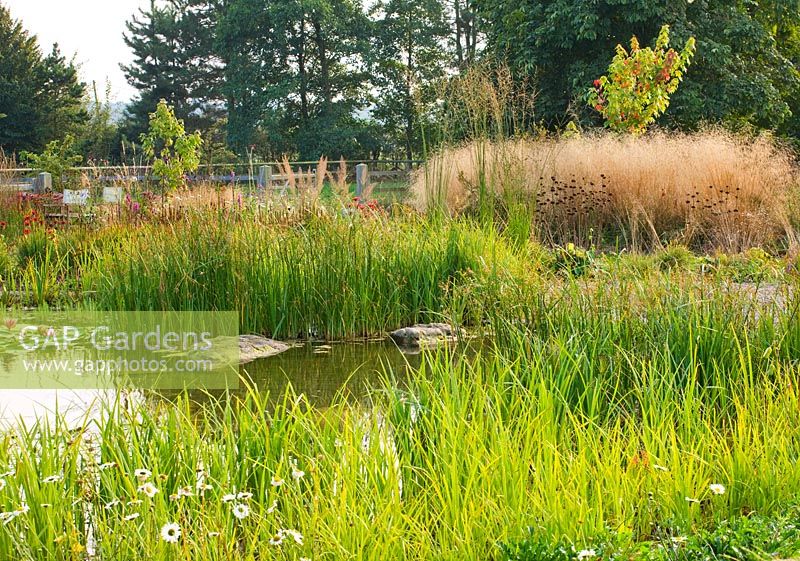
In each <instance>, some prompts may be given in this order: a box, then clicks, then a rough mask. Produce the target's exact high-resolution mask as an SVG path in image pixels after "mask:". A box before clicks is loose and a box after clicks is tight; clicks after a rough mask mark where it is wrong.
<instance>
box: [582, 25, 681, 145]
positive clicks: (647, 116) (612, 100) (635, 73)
mask: <svg viewBox="0 0 800 561" xmlns="http://www.w3.org/2000/svg"><path fill="white" fill-rule="evenodd" d="M694 53H695V40H694V37H691V38H689V40H688V41H686V45H684V47H683V50H682V51H680V52H678V51H676V50H675V49H670V48H669V26H667V25H665V26H663V27H662V28H661V31H660V33H659V34H658V38H657V39H656V44H655V48H650V47H647V48H644V49H642V48H640V47H639V41H638V40H637V39H636V37H633V38H632V39H631V49H630V52H628V51H626V50H625V48H624V47H623V46H622V45H617V54H616V55H615V56H614V58H613V59H612V61H611V64H610V65H609V67H608V75H607V76H601V77H600V78H598V79H597V80H595V81H594V87H593V88H592V89H591V90H590V91H589V93H588V96H587V99H588V103H589V105H590V106H591V107H593V108H594V109H595V110H596V111H598V112H599V113H600V114H601V115H602V116H603V118H604V119H605V122H606V126H607V127H608V128H610V129H612V130H615V131H618V132H627V133H631V134H641V133H643V132H645V131H646V130H647V127H648V126H649V125H650V124H652V123H653V122H654V121H655V120H656V118H657V117H658V116H659V115H661V114H663V113H664V112H665V111H666V110H667V107H669V96H670V95H672V94H673V93H675V91H676V90H677V89H678V85H679V84H680V82H681V80H682V79H683V75H684V73H685V72H686V69H687V68H688V67H689V64H690V62H691V59H692V56H693V55H694Z"/></svg>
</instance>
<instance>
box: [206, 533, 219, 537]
mask: <svg viewBox="0 0 800 561" xmlns="http://www.w3.org/2000/svg"><path fill="white" fill-rule="evenodd" d="M219 536H220V534H219V532H209V533H208V537H209V538H218V537H219Z"/></svg>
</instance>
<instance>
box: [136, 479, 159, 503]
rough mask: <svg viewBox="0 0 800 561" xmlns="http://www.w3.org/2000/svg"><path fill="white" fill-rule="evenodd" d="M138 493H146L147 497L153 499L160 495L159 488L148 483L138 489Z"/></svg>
mask: <svg viewBox="0 0 800 561" xmlns="http://www.w3.org/2000/svg"><path fill="white" fill-rule="evenodd" d="M137 491H138V492H139V493H144V494H145V495H147V496H148V497H150V498H151V499H152V498H153V497H155V496H156V493H158V488H157V487H156V486H155V485H153V484H152V483H150V482H149V481H148V482H147V483H145V484H144V485H141V486H140V487H139V488H138V489H137Z"/></svg>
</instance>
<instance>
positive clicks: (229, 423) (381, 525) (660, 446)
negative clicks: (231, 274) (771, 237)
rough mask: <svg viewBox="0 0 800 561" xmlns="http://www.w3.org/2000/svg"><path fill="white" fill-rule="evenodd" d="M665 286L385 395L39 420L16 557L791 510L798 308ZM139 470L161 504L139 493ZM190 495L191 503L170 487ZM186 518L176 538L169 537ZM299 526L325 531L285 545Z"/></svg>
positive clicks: (394, 543) (510, 535)
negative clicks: (363, 400)
mask: <svg viewBox="0 0 800 561" xmlns="http://www.w3.org/2000/svg"><path fill="white" fill-rule="evenodd" d="M655 292H656V294H657V296H656V297H655V298H654V299H652V300H650V301H641V302H639V304H638V305H637V306H634V307H632V308H631V312H630V313H628V314H622V315H619V316H615V315H614V313H613V312H609V311H608V309H609V308H610V309H612V310H616V311H620V310H621V309H622V308H623V304H624V302H626V301H628V300H629V299H630V296H631V295H630V294H627V293H626V294H624V295H621V296H619V297H617V298H612V299H611V301H610V305H609V302H608V299H602V298H601V297H600V295H599V294H600V293H599V292H598V293H597V296H595V297H592V298H587V299H585V300H583V301H581V302H578V303H576V304H575V305H574V306H569V307H567V308H566V311H564V312H563V314H561V315H557V316H556V317H555V318H553V319H552V320H551V321H550V322H549V327H550V329H542V328H541V327H542V325H545V323H544V321H545V320H544V319H542V320H541V322H540V323H538V324H530V325H526V324H525V323H524V322H520V323H519V324H517V325H516V326H513V327H510V328H509V329H508V330H507V332H506V334H505V338H504V339H503V342H502V344H501V345H498V347H497V348H496V349H494V350H492V351H491V352H486V353H484V354H483V355H482V356H478V357H477V358H474V357H473V358H469V359H468V358H466V357H461V356H459V355H455V356H453V355H452V354H450V353H448V352H441V353H438V354H429V355H427V357H426V359H425V360H424V361H423V366H422V367H421V369H420V370H419V371H417V372H414V373H412V374H411V377H410V378H409V379H407V380H406V381H405V382H404V384H403V385H402V386H400V385H398V384H397V383H395V382H394V381H393V379H392V378H393V376H392V373H391V372H387V373H386V376H385V379H384V380H383V381H382V382H380V383H376V385H375V388H374V389H375V391H374V393H373V394H372V397H371V399H370V401H369V403H368V404H366V405H365V404H353V403H350V402H347V401H345V400H344V399H341V400H338V401H337V402H336V403H334V405H332V406H331V407H328V408H326V409H324V410H318V409H316V408H314V407H313V405H312V404H309V403H308V402H307V401H306V400H305V398H304V397H303V396H297V395H294V394H293V393H292V391H291V390H289V391H288V393H287V394H286V395H281V396H265V395H263V394H260V393H259V392H257V391H256V389H255V388H250V389H248V390H246V391H245V392H244V393H243V394H240V395H238V396H237V397H236V398H234V399H231V400H223V401H218V402H217V401H213V400H212V402H211V403H207V404H206V405H205V406H204V409H202V410H192V409H190V408H189V407H188V403H187V402H180V403H179V405H178V406H175V405H174V404H159V403H158V402H155V403H147V402H142V401H141V400H139V401H128V402H127V403H125V402H123V401H120V402H118V403H116V404H114V405H113V406H112V407H110V408H109V409H108V410H107V411H106V412H105V413H104V415H103V417H102V421H101V422H98V423H97V424H95V423H94V422H93V421H90V420H86V421H84V422H83V423H81V424H79V426H78V427H76V426H74V425H69V424H67V423H66V422H58V423H55V424H53V423H50V424H48V423H46V422H42V423H39V424H36V425H33V426H30V427H25V428H21V429H19V430H18V431H17V432H16V437H15V438H12V437H10V436H7V437H6V438H5V439H2V440H0V466H6V465H7V466H9V467H10V468H12V469H13V471H14V474H13V475H6V476H5V477H4V481H5V482H6V486H5V488H4V489H3V490H2V491H0V510H3V511H4V512H15V509H19V508H21V505H22V504H23V503H24V504H26V505H27V507H28V509H29V510H27V511H26V510H24V509H23V510H22V511H20V512H19V513H18V514H16V515H13V516H11V517H10V520H9V521H8V523H7V524H4V525H3V526H2V527H0V551H2V552H3V553H4V554H5V556H6V557H9V558H11V557H13V558H21V559H39V558H42V556H43V555H44V556H48V557H49V558H58V559H70V558H75V557H76V555H74V554H73V553H72V552H74V551H76V550H77V551H79V552H80V551H81V547H89V548H90V550H92V552H93V554H94V555H95V556H97V557H98V558H100V559H115V560H124V559H140V558H141V556H142V555H143V553H142V552H147V555H149V556H150V558H153V559H174V558H192V559H234V558H245V559H247V558H262V557H263V556H265V555H274V556H277V557H280V558H290V559H291V558H299V557H301V556H302V557H306V558H313V559H364V560H372V559H374V560H378V559H386V558H391V559H452V560H456V559H498V558H500V556H501V550H500V549H499V548H498V547H497V546H498V544H499V543H501V542H504V541H507V540H511V539H514V538H517V537H522V536H526V535H528V534H529V533H533V534H534V535H535V536H538V537H539V538H540V539H542V540H544V541H552V542H553V543H556V542H559V543H560V542H562V541H564V540H566V541H568V542H571V543H574V544H575V545H576V547H577V548H578V549H581V548H584V547H590V546H591V545H592V544H593V543H595V541H596V540H601V539H604V538H606V537H607V536H609V535H613V536H614V543H615V544H616V547H617V548H618V550H619V552H618V553H619V554H620V555H621V556H623V557H626V558H634V559H635V558H638V557H639V556H640V555H642V554H643V550H642V548H641V547H639V544H640V543H641V542H657V541H658V540H659V536H681V535H687V534H692V533H693V532H696V531H698V530H700V529H703V528H712V527H714V526H716V525H717V524H719V523H720V522H721V521H722V520H726V519H730V518H735V517H739V516H746V515H748V514H749V513H751V512H753V511H755V512H758V513H760V514H761V515H764V516H769V515H771V514H773V515H774V514H776V513H780V512H781V511H782V509H783V508H784V507H785V506H787V505H790V504H792V503H794V502H796V500H797V496H796V489H797V488H798V485H800V472H798V470H797V469H796V458H797V457H798V455H800V434H798V427H800V409H799V408H798V406H797V404H798V400H800V394H798V389H797V388H798V374H799V372H798V370H797V365H796V362H795V359H796V357H797V356H798V355H797V348H796V347H794V346H792V345H789V346H784V342H787V341H794V342H795V343H794V344H796V342H797V340H798V332H799V331H800V329H798V327H797V322H796V321H794V319H793V318H794V316H793V314H794V312H795V309H794V306H793V305H790V306H789V307H788V308H776V309H774V310H771V311H772V312H773V314H772V315H767V314H765V313H762V314H749V315H747V316H746V317H745V316H742V315H741V308H739V310H740V314H739V315H738V316H737V315H735V314H734V311H733V300H732V299H733V298H739V297H738V296H731V297H728V296H717V295H714V294H710V295H707V296H705V297H704V299H703V300H702V302H700V301H693V300H691V299H690V297H686V296H684V295H681V294H679V293H678V291H674V290H668V287H663V286H662V287H660V288H659V287H655ZM568 296H572V294H571V293H570V294H569V295H568ZM682 301H683V302H685V303H687V304H696V306H694V307H693V308H692V307H689V306H682V305H681V304H680V303H681V302H682ZM746 302H747V300H746V299H740V300H739V303H746ZM517 304H518V308H516V309H517V310H523V309H525V308H532V309H537V307H538V306H539V304H538V303H537V302H536V301H532V300H522V301H519V300H518V301H517ZM662 304H663V307H662ZM754 305H755V304H754ZM767 310H769V308H765V309H763V310H762V311H767ZM503 313H504V314H505V313H507V311H506V312H503ZM608 318H613V319H612V321H606V320H607V319H608ZM578 335H580V337H578ZM76 428H77V430H76ZM101 464H106V466H105V468H104V469H100V467H99V466H100V465H101ZM139 468H146V469H148V470H150V471H151V472H152V475H150V476H147V477H146V479H148V480H149V481H151V482H152V483H153V484H154V485H155V486H156V487H157V488H158V489H159V492H158V493H157V494H155V495H154V496H153V497H152V498H150V497H147V496H145V495H144V494H143V493H142V492H137V487H138V486H139V485H141V482H140V481H137V478H136V476H135V473H134V471H135V470H136V469H139ZM300 472H303V473H302V474H301V473H300ZM292 473H294V474H295V476H296V478H293V477H292ZM51 475H56V476H57V478H56V480H55V481H52V480H47V479H45V478H47V477H48V476H51ZM280 479H282V480H284V482H283V484H282V485H275V484H274V483H273V482H277V481H279V480H280ZM45 481H52V482H49V483H47V482H45ZM198 481H201V482H203V483H204V484H206V485H208V486H209V487H207V489H206V490H205V491H204V492H203V493H202V494H201V493H200V492H199V490H198V487H197V484H198ZM711 484H722V485H724V486H725V492H724V493H723V494H721V495H717V494H714V493H713V492H712V490H711V488H710V485H711ZM183 487H189V491H190V496H181V497H180V498H173V499H170V498H169V495H170V494H176V495H177V493H178V491H179V490H180V489H181V488H183ZM240 492H244V493H252V497H250V496H249V495H242V496H240V498H238V499H235V500H234V501H233V503H242V504H246V505H247V506H248V507H249V515H248V516H247V517H245V518H244V519H242V520H238V519H237V518H235V517H234V515H233V503H231V502H224V501H223V500H222V499H223V496H224V495H226V494H229V493H231V494H233V495H236V494H237V493H240ZM687 499H690V500H687ZM117 500H119V502H116V501H117ZM132 500H133V501H132ZM139 500H141V501H142V502H141V503H138V502H136V501H139ZM44 505H50V506H44ZM107 505H110V506H108V508H106V506H107ZM136 514H138V517H137V518H134V519H131V520H126V519H125V517H126V516H131V515H136ZM167 522H175V523H177V524H179V526H180V528H181V531H182V534H181V537H180V539H179V540H178V543H176V544H169V543H166V542H164V541H163V540H162V539H161V538H160V536H159V531H160V529H161V527H162V526H163V525H164V524H165V523H167ZM279 529H295V530H297V531H299V532H301V533H302V535H303V537H304V539H303V540H302V541H303V544H302V545H299V544H297V543H295V541H294V540H293V539H292V538H291V537H290V536H289V535H287V534H284V540H283V543H281V545H271V544H270V539H271V538H272V537H273V536H275V534H276V533H277V532H278V530H279ZM209 532H219V535H213V537H211V536H209ZM655 545H656V544H654V543H651V546H652V547H655ZM645 552H646V551H645ZM78 556H79V555H78Z"/></svg>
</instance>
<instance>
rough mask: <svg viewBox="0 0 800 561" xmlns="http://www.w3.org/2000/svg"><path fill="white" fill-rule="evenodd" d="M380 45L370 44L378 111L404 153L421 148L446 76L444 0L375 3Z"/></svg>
mask: <svg viewBox="0 0 800 561" xmlns="http://www.w3.org/2000/svg"><path fill="white" fill-rule="evenodd" d="M372 13H373V14H375V15H376V16H378V17H379V18H380V19H378V21H377V22H376V25H375V33H376V39H377V41H376V48H374V49H371V50H370V52H369V53H370V57H371V58H372V61H373V66H374V68H375V74H374V81H375V84H376V86H377V88H378V93H379V96H380V102H379V103H378V104H377V107H376V109H375V111H374V115H375V117H376V118H377V119H378V120H379V121H380V122H381V123H382V124H383V126H384V128H385V129H386V130H387V132H389V134H390V135H391V136H393V140H394V143H395V144H396V145H397V146H398V148H400V150H402V153H403V156H404V157H405V158H407V159H412V158H413V157H414V156H415V154H420V152H421V151H422V134H423V132H424V131H423V128H426V127H427V128H430V126H431V125H430V124H429V123H427V122H426V121H427V120H429V119H430V112H431V109H432V105H433V103H434V102H435V101H436V100H437V99H438V95H437V94H438V93H439V92H437V86H438V85H439V84H440V81H441V80H442V79H443V78H444V77H445V75H446V70H447V67H448V63H449V62H450V61H449V53H448V52H447V51H446V50H445V49H444V48H443V46H444V44H445V42H446V40H447V38H448V34H449V33H450V29H449V28H448V26H447V23H446V19H445V18H446V14H445V6H444V4H443V3H442V2H441V0H422V1H419V0H382V1H381V2H377V3H375V4H374V6H373V8H372Z"/></svg>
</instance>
